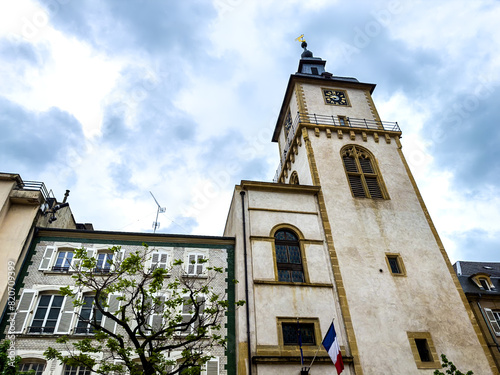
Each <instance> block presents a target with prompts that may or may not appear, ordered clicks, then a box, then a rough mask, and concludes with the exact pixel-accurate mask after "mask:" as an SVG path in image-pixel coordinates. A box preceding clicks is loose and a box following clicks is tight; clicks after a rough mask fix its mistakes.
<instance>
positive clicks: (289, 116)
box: [285, 109, 292, 139]
mask: <svg viewBox="0 0 500 375" xmlns="http://www.w3.org/2000/svg"><path fill="white" fill-rule="evenodd" d="M291 129H292V113H291V112H290V109H288V112H287V114H286V120H285V139H288V133H290V130H291Z"/></svg>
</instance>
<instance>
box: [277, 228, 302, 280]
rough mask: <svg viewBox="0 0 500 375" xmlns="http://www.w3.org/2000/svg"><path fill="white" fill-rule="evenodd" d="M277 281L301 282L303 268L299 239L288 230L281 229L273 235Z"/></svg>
mask: <svg viewBox="0 0 500 375" xmlns="http://www.w3.org/2000/svg"><path fill="white" fill-rule="evenodd" d="M274 244H275V248H276V264H277V268H278V281H292V282H296V283H303V282H304V281H305V279H304V269H303V267H302V256H301V254H300V244H299V239H298V237H297V235H296V234H295V233H293V232H292V231H290V230H287V229H282V230H279V231H278V232H276V234H275V235H274Z"/></svg>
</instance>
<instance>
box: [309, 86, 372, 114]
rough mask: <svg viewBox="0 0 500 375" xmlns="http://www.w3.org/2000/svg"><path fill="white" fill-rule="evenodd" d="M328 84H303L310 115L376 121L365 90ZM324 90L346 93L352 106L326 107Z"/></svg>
mask: <svg viewBox="0 0 500 375" xmlns="http://www.w3.org/2000/svg"><path fill="white" fill-rule="evenodd" d="M327 83H328V82H325V85H321V86H318V85H314V84H309V83H303V84H302V87H303V89H304V95H305V98H306V104H307V109H308V112H309V114H314V113H315V114H321V115H327V116H338V115H342V116H347V117H352V118H360V119H370V120H375V118H374V117H373V114H372V112H371V109H370V106H369V103H368V101H367V99H366V96H365V92H364V91H363V90H360V89H354V88H345V87H342V86H341V85H327ZM322 88H331V89H338V90H344V91H346V92H347V96H348V98H349V102H350V104H351V106H350V107H349V106H336V105H325V101H324V99H323V90H322Z"/></svg>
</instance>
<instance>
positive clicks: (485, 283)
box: [471, 272, 495, 291]
mask: <svg viewBox="0 0 500 375" xmlns="http://www.w3.org/2000/svg"><path fill="white" fill-rule="evenodd" d="M471 279H472V281H473V282H474V283H475V284H476V286H477V287H478V288H480V289H482V290H487V291H491V290H495V286H494V285H493V283H492V282H491V279H490V275H488V274H487V273H482V272H481V273H476V274H475V275H472V276H471Z"/></svg>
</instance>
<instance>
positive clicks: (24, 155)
mask: <svg viewBox="0 0 500 375" xmlns="http://www.w3.org/2000/svg"><path fill="white" fill-rule="evenodd" d="M0 126H1V128H2V137H1V139H0V156H1V160H2V169H4V170H10V171H15V172H18V173H25V172H26V174H28V175H33V174H35V173H36V174H38V173H39V171H40V169H43V168H45V167H47V166H49V165H50V164H53V163H67V160H66V158H67V154H68V151H69V150H71V149H83V142H84V138H83V132H82V128H81V125H80V123H79V122H78V121H77V120H76V119H75V118H74V117H73V116H72V115H69V114H68V113H67V112H63V111H61V110H60V109H58V108H51V109H49V110H48V111H45V112H41V113H37V112H31V111H28V110H26V109H24V108H22V107H20V106H19V105H17V104H15V103H13V102H10V101H9V100H7V99H5V98H0Z"/></svg>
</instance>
